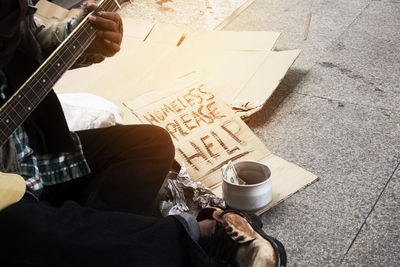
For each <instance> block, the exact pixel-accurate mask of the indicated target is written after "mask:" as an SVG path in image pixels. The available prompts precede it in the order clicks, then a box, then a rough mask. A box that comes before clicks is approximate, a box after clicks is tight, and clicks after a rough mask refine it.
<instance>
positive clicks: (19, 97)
mask: <svg viewBox="0 0 400 267" xmlns="http://www.w3.org/2000/svg"><path fill="white" fill-rule="evenodd" d="M107 1H109V2H107ZM103 3H104V5H101V4H100V5H99V8H100V9H101V8H104V9H103V10H108V9H110V8H112V7H113V5H114V4H115V3H114V2H113V0H104V2H103ZM108 4H109V5H108ZM114 8H115V10H118V6H117V5H115V6H114ZM113 11H114V10H113ZM83 23H84V24H82V27H81V28H79V29H77V32H76V34H75V36H73V37H75V40H73V38H71V42H66V45H67V44H68V45H71V44H73V43H74V42H78V43H79V42H80V40H79V38H80V37H83V34H85V36H87V37H89V38H88V39H86V41H84V42H83V44H82V43H79V44H80V45H81V46H80V47H79V48H80V50H82V47H83V46H86V45H88V43H89V42H91V41H92V40H91V37H92V36H91V34H93V32H92V33H89V32H88V31H87V28H85V27H87V26H88V25H90V24H87V18H86V19H85V21H84V22H83ZM85 24H86V25H85ZM65 48H66V49H63V50H61V53H60V55H57V54H56V55H55V56H58V59H60V60H61V61H62V62H63V63H64V65H65V61H64V60H63V59H62V56H64V55H65V53H66V52H67V51H68V52H70V51H69V49H68V46H66V47H65ZM80 52H82V51H80ZM70 54H71V57H70V58H68V60H67V63H68V65H69V64H73V63H72V62H73V61H75V60H76V58H77V57H74V56H73V54H72V53H71V52H70ZM71 60H72V62H71ZM46 67H49V68H53V69H54V70H55V71H56V73H57V75H60V73H59V72H58V70H57V69H56V68H54V65H53V64H48V65H45V66H43V69H45V68H46ZM63 72H65V71H63ZM40 74H41V76H40V78H39V77H37V78H35V77H33V78H35V79H34V82H35V83H34V84H32V85H30V86H28V85H29V84H27V89H26V92H25V93H23V94H24V96H22V95H21V92H19V93H18V94H16V96H15V95H13V96H12V98H13V99H11V100H12V101H13V102H14V103H15V104H19V105H20V104H21V102H20V101H22V100H23V99H22V98H25V99H26V100H28V102H30V104H32V106H34V105H33V103H32V102H31V101H30V99H29V98H28V97H26V96H27V95H28V93H29V92H31V91H33V93H34V94H35V95H36V97H37V98H38V99H39V100H40V101H39V103H40V102H41V101H42V100H43V99H44V98H45V97H46V96H47V94H48V92H47V93H45V94H44V95H43V96H40V95H38V94H37V92H36V91H35V90H34V87H35V86H36V85H37V84H39V83H40V82H39V80H41V79H42V78H43V76H44V75H46V73H45V72H42V73H40ZM61 75H62V74H61ZM33 78H32V79H33ZM49 80H50V81H51V79H49ZM56 80H58V79H56ZM51 82H53V81H51ZM54 84H55V83H54ZM37 105H38V104H37ZM37 105H36V106H37ZM22 106H23V105H22ZM36 106H34V107H33V108H36ZM33 108H31V109H33ZM10 109H12V110H13V111H14V113H16V114H17V115H18V116H19V117H20V119H23V118H22V117H21V116H20V115H19V114H18V112H17V111H16V110H15V108H14V107H13V106H12V105H7V106H6V107H4V109H3V110H2V112H3V113H4V114H5V117H9V114H10V112H11V110H10ZM30 111H31V110H29V111H28V115H29V113H30ZM7 120H8V123H7V122H6V124H4V125H5V126H6V127H7V129H8V130H11V129H12V128H10V125H9V123H10V122H13V124H14V126H16V127H18V126H19V124H20V123H15V121H13V120H10V119H6V120H5V121H7ZM21 123H22V122H21ZM16 127H15V128H16ZM13 128H14V127H13ZM0 130H1V133H2V137H3V138H4V139H6V138H8V137H9V135H11V134H12V132H11V133H10V134H8V133H6V132H4V130H3V129H2V128H0Z"/></svg>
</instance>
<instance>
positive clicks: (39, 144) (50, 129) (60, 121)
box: [3, 0, 88, 153]
mask: <svg viewBox="0 0 400 267" xmlns="http://www.w3.org/2000/svg"><path fill="white" fill-rule="evenodd" d="M27 1H28V9H27V12H26V16H25V19H23V20H22V21H21V23H20V33H21V41H20V43H19V45H18V48H17V51H16V52H15V54H14V57H13V58H12V60H11V61H10V62H9V63H8V65H7V66H5V67H4V68H3V70H4V72H5V74H6V76H7V78H8V82H9V89H10V92H9V93H10V94H11V93H13V92H15V91H16V90H18V89H19V87H20V86H21V85H22V84H23V83H24V82H25V81H26V80H27V79H28V78H29V77H30V76H31V75H32V74H33V73H34V72H35V70H36V69H37V68H38V67H39V66H40V64H41V63H42V62H43V61H44V59H45V58H46V57H47V56H48V55H49V54H50V53H51V52H52V51H53V50H54V49H55V48H56V47H57V46H58V45H59V44H60V43H61V42H62V40H63V39H64V29H65V26H66V22H61V23H59V24H53V25H51V26H49V27H44V25H40V23H39V24H38V22H37V21H36V20H35V18H34V13H35V12H36V7H35V6H34V4H35V3H36V2H37V1H34V2H32V1H31V0H27ZM83 58H86V57H83ZM82 65H88V62H85V64H82ZM24 124H25V126H26V127H25V128H26V129H28V131H29V129H32V130H33V131H34V132H35V134H36V135H37V136H38V138H36V140H35V143H34V144H30V145H31V147H32V148H34V149H35V151H36V153H57V152H72V151H74V150H75V144H74V142H73V140H72V138H71V136H70V133H69V129H68V126H67V123H66V120H65V117H64V114H63V111H62V109H61V104H60V102H59V101H58V98H57V96H56V94H55V93H54V91H53V90H51V92H50V93H49V94H48V95H47V96H46V97H45V98H44V100H43V101H42V102H41V104H40V105H39V106H38V107H37V108H36V109H35V110H34V111H33V112H32V114H31V115H30V116H29V118H28V119H27V120H26V122H25V123H24Z"/></svg>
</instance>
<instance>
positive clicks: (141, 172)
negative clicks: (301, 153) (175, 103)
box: [0, 0, 286, 266]
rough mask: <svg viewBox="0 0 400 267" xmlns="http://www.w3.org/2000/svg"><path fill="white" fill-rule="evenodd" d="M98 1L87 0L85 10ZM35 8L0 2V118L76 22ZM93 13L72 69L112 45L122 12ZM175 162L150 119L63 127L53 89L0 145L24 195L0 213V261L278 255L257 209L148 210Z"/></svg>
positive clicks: (260, 258) (153, 262)
mask: <svg viewBox="0 0 400 267" xmlns="http://www.w3.org/2000/svg"><path fill="white" fill-rule="evenodd" d="M109 1H111V2H112V1H113V0H109ZM97 7H98V6H97V4H96V3H94V2H92V1H90V2H89V3H87V4H86V5H85V7H84V10H83V11H82V12H83V14H87V13H88V12H91V11H94V10H96V9H97ZM35 10H36V9H35V7H34V5H33V3H32V1H31V0H1V2H0V96H1V104H2V105H3V106H2V109H1V110H0V121H2V120H3V119H4V118H2V117H1V116H4V112H1V111H4V110H5V109H4V107H5V106H7V105H9V104H10V103H7V104H5V103H6V101H7V100H8V99H10V98H11V97H12V95H13V94H14V93H15V92H16V91H17V90H18V89H19V88H20V87H21V85H23V84H24V82H25V81H26V80H28V79H29V77H31V75H32V74H34V73H35V71H36V70H37V69H38V68H39V67H40V65H41V64H42V63H43V61H44V59H45V58H46V57H48V56H49V55H50V54H51V52H52V51H54V50H55V49H56V48H57V46H58V45H60V43H61V42H62V41H63V40H64V39H65V38H66V37H67V36H68V35H69V34H70V33H71V31H73V29H74V27H76V25H77V24H78V23H79V22H80V19H79V18H76V19H75V20H69V21H65V22H61V23H57V24H53V25H52V26H50V27H44V26H42V25H38V21H37V20H35V19H34V13H35ZM81 17H82V16H81ZM89 21H90V23H91V25H92V26H93V27H94V28H95V29H96V31H97V34H96V39H95V40H94V42H93V43H92V44H91V45H90V46H89V47H88V49H87V50H86V51H85V52H84V53H83V55H82V56H81V57H80V58H79V59H77V61H76V63H75V64H74V67H79V66H86V65H88V64H91V63H95V62H99V61H101V60H102V59H103V58H104V57H106V56H112V55H114V54H115V53H116V52H118V51H119V49H120V44H121V41H122V35H123V33H122V21H121V18H120V16H119V15H118V14H116V13H113V12H109V11H101V12H95V13H93V14H92V15H90V17H89ZM110 90H112V88H110ZM28 100H29V99H28ZM30 101H32V102H34V100H33V99H31V100H30ZM14 114H15V115H14V116H15V117H14V119H15V120H16V121H17V120H18V116H20V115H18V113H14ZM173 160H174V147H173V144H172V141H171V138H170V136H169V134H168V133H167V132H166V131H165V130H164V129H162V128H159V127H156V126H152V125H125V126H122V125H118V126H114V127H109V128H102V129H93V130H85V131H78V132H70V131H69V129H68V127H67V124H66V122H65V118H64V114H63V112H62V109H61V107H60V103H59V102H58V99H57V97H56V95H55V94H54V92H53V91H50V92H49V93H48V94H47V95H46V96H45V97H43V98H42V101H41V102H40V104H39V105H38V106H37V107H36V109H34V110H33V111H32V112H31V113H30V115H29V116H28V118H27V119H26V120H25V121H24V123H23V124H22V125H20V126H17V127H16V129H15V131H14V132H13V133H12V135H11V136H10V137H9V138H8V139H7V140H6V142H5V143H4V144H3V145H2V146H1V148H0V171H1V172H4V173H16V174H19V175H20V176H22V177H23V179H24V180H25V183H26V193H25V195H24V196H23V198H22V199H21V200H20V201H19V202H17V203H15V204H12V205H10V206H8V207H6V208H4V209H3V210H1V211H0V237H1V238H0V257H1V263H2V265H4V266H132V265H133V266H165V265H169V266H189V264H190V265H193V266H228V265H231V266H232V265H233V266H235V265H238V266H276V265H280V266H283V265H285V263H286V254H285V251H284V248H283V246H282V245H281V243H280V242H279V241H277V240H275V239H273V238H271V237H269V236H267V235H266V234H265V233H264V232H263V231H262V229H261V227H262V225H261V223H260V220H259V219H258V218H257V217H256V216H252V215H250V214H243V213H240V212H237V211H222V210H220V209H217V208H207V209H204V210H202V211H201V212H200V214H199V216H198V218H197V220H196V219H195V218H193V217H192V216H190V215H189V214H181V215H176V216H168V217H166V218H156V217H150V216H148V214H150V213H151V211H152V206H153V202H154V199H155V198H156V196H157V193H158V191H159V189H160V187H161V185H162V184H163V181H164V179H165V177H166V174H167V173H168V171H169V170H170V169H171V165H172V163H173ZM1 179H2V176H1V175H0V182H1ZM0 197H2V196H1V195H0Z"/></svg>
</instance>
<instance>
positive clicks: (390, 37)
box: [225, 0, 400, 266]
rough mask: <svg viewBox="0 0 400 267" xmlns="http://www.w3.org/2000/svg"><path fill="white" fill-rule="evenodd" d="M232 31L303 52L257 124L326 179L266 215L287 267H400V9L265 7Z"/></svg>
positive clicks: (397, 5) (399, 4)
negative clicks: (270, 34) (259, 34)
mask: <svg viewBox="0 0 400 267" xmlns="http://www.w3.org/2000/svg"><path fill="white" fill-rule="evenodd" d="M310 13H311V14H312V15H311V24H310V28H309V34H308V38H307V40H304V36H305V32H306V28H307V22H308V16H309V14H310ZM225 30H237V31H241V30H266V31H268V30H271V31H281V32H282V35H281V38H280V39H279V41H278V42H277V45H276V50H286V49H296V48H301V49H302V54H301V56H300V57H299V58H298V59H297V61H296V62H295V64H294V65H293V66H292V68H291V69H290V70H289V72H288V74H287V75H286V77H285V78H284V79H283V81H282V83H281V85H280V86H279V87H278V89H277V91H276V92H275V93H274V95H273V96H272V97H271V99H270V100H268V102H267V103H266V105H265V107H264V108H263V109H262V110H261V111H260V112H258V113H256V114H255V115H254V116H253V117H252V118H251V119H250V121H249V122H248V124H249V126H250V127H251V128H252V130H253V131H254V132H255V133H256V134H257V135H258V137H260V139H261V140H262V141H263V142H264V144H265V145H266V146H267V147H268V148H269V149H270V150H271V151H272V152H273V153H274V154H276V155H278V156H280V157H282V158H284V159H286V160H288V161H291V162H293V163H295V164H297V165H299V166H301V167H303V168H305V169H307V170H309V171H311V172H313V173H314V174H316V175H318V177H319V178H320V180H319V181H318V182H316V183H315V184H312V185H310V186H308V187H307V188H305V189H304V190H302V191H299V192H298V193H296V194H295V195H293V196H291V197H290V198H288V199H287V200H285V201H284V202H282V203H280V204H279V205H277V206H275V207H274V208H272V209H271V210H269V211H267V212H266V213H264V214H263V215H262V221H263V222H264V230H265V231H266V232H267V233H269V234H271V235H273V236H275V237H277V238H278V239H279V240H281V241H282V242H283V243H284V245H285V247H286V249H287V254H288V266H400V240H399V235H400V213H399V211H400V167H399V166H400V142H399V140H400V78H399V75H400V1H398V0H397V1H393V0H392V1H390V0H387V1H371V0H352V1H348V0H346V1H344V0H325V1H323V0H256V1H255V2H254V3H253V4H252V5H251V6H250V7H249V8H248V9H246V10H245V11H244V12H243V13H241V14H240V15H239V16H238V17H237V18H236V19H235V20H234V21H233V22H232V23H231V24H229V25H228V26H227V27H226V28H225Z"/></svg>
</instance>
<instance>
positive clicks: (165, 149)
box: [41, 125, 175, 213]
mask: <svg viewBox="0 0 400 267" xmlns="http://www.w3.org/2000/svg"><path fill="white" fill-rule="evenodd" d="M78 135H79V137H80V140H81V143H82V147H83V151H84V154H85V157H86V159H87V161H88V163H89V166H90V168H91V170H92V174H91V175H89V176H86V177H82V178H78V179H75V180H74V181H71V182H67V183H64V184H59V185H54V186H49V187H46V188H45V190H44V192H43V194H42V197H41V198H42V199H44V200H47V201H49V202H50V203H52V204H55V205H60V204H62V202H63V201H65V200H67V199H73V200H76V201H79V202H80V203H82V204H83V205H86V206H90V207H94V208H99V209H103V210H117V211H128V212H134V213H148V212H149V210H150V208H151V206H152V204H153V201H154V199H155V198H156V196H157V193H158V191H159V189H160V187H161V185H162V184H163V181H164V179H165V177H166V175H167V173H168V171H169V170H170V169H171V166H172V163H173V160H174V151H175V150H174V147H173V144H172V140H171V138H170V136H169V134H168V133H167V132H166V131H165V130H164V129H162V128H160V127H157V126H152V125H127V126H115V127H109V128H103V129H93V130H86V131H79V132H78Z"/></svg>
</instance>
